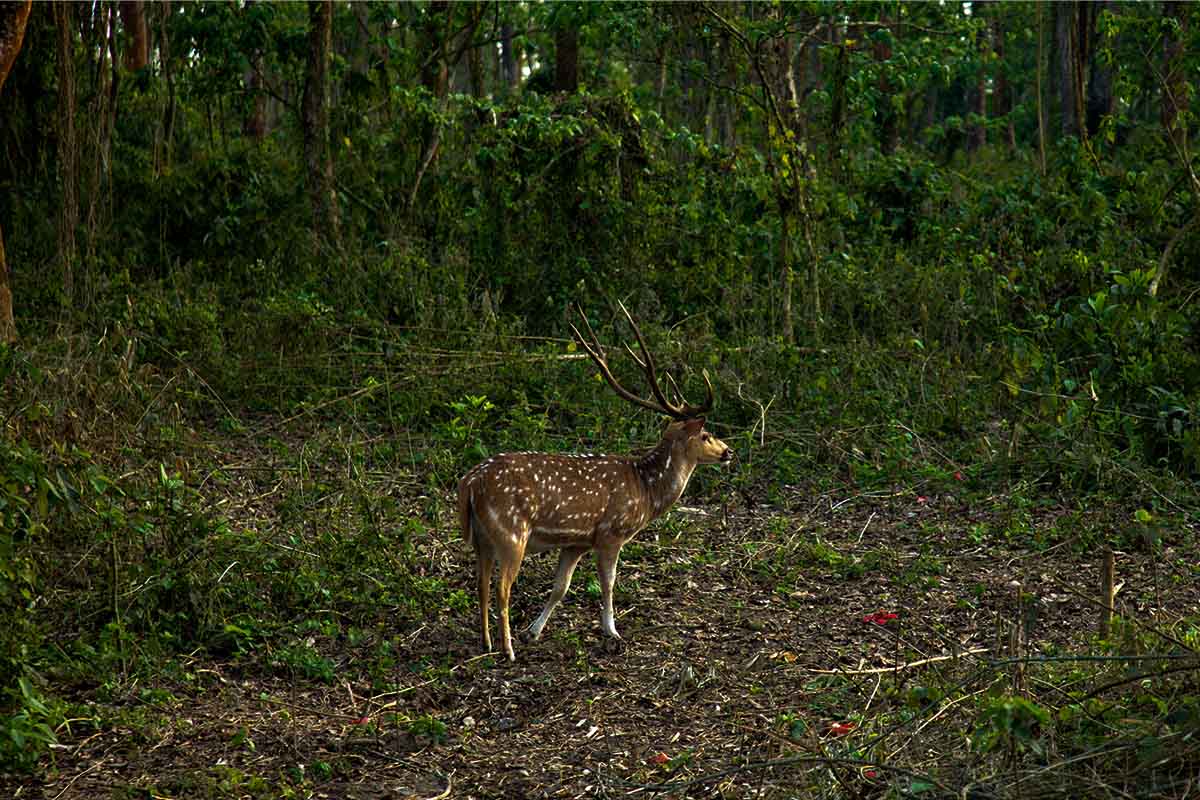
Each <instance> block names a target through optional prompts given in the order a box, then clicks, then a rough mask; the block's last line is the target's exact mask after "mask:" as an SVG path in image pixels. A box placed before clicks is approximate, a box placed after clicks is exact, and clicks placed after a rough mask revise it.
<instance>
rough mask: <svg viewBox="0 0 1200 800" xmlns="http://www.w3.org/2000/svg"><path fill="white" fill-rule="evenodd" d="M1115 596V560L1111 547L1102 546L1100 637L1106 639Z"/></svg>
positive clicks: (1110, 625)
mask: <svg viewBox="0 0 1200 800" xmlns="http://www.w3.org/2000/svg"><path fill="white" fill-rule="evenodd" d="M1116 596H1117V588H1116V560H1115V559H1114V558H1113V551H1112V548H1111V547H1105V548H1104V561H1103V563H1102V564H1101V566H1100V602H1101V605H1100V638H1101V639H1107V638H1108V635H1109V633H1110V631H1111V630H1112V615H1113V601H1114V600H1115V599H1116Z"/></svg>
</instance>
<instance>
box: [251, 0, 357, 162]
mask: <svg viewBox="0 0 1200 800" xmlns="http://www.w3.org/2000/svg"><path fill="white" fill-rule="evenodd" d="M257 3H258V0H246V4H245V6H243V9H242V13H243V14H244V15H245V16H246V17H247V18H250V17H251V16H252V15H254V14H255V11H256V9H255V5H256V4H257ZM358 5H359V6H360V7H362V8H366V4H365V3H360V4H358ZM258 45H259V43H258V42H255V44H254V46H253V47H252V48H251V49H250V51H249V52H247V53H246V54H245V55H246V66H245V68H244V70H243V72H242V84H243V86H245V88H246V94H247V95H249V98H248V99H249V101H250V102H249V103H248V104H247V106H246V116H245V117H243V118H242V135H244V136H248V137H250V138H251V139H253V140H254V141H256V142H261V141H262V140H263V138H264V137H265V136H266V135H267V94H266V92H264V91H263V85H262V80H263V74H262V72H263V56H262V49H261V47H259V46H258Z"/></svg>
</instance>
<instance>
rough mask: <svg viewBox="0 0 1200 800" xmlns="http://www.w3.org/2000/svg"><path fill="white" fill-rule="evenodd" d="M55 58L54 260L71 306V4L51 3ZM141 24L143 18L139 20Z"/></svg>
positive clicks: (75, 186)
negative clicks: (57, 196) (58, 192)
mask: <svg viewBox="0 0 1200 800" xmlns="http://www.w3.org/2000/svg"><path fill="white" fill-rule="evenodd" d="M52 8H53V10H54V23H55V28H56V29H57V33H58V37H57V43H58V47H57V52H56V55H57V58H58V179H59V183H60V184H61V188H62V203H61V206H60V212H59V218H58V260H59V268H60V270H61V277H62V294H63V297H62V299H63V302H64V303H65V304H66V305H67V307H71V306H72V305H74V303H75V299H76V297H75V261H76V246H75V228H76V226H77V225H78V224H79V143H78V141H77V139H78V137H77V136H76V135H75V47H74V33H73V25H72V18H73V16H74V14H73V13H72V11H73V9H74V6H73V5H72V4H71V3H54V4H53V6H52ZM142 21H143V22H145V18H144V17H143V20H142Z"/></svg>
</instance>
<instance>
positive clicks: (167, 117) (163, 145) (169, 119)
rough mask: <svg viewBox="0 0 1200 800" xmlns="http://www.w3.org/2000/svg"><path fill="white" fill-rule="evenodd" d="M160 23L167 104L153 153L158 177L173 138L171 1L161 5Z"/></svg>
mask: <svg viewBox="0 0 1200 800" xmlns="http://www.w3.org/2000/svg"><path fill="white" fill-rule="evenodd" d="M161 8H162V23H161V26H160V28H159V32H158V60H159V68H160V69H161V70H162V74H163V77H164V78H165V79H166V81H167V104H166V107H165V108H164V109H163V115H162V123H161V125H160V134H159V137H158V138H159V139H160V141H159V148H158V149H156V151H155V158H154V174H155V175H160V174H162V171H163V170H164V169H165V168H166V167H168V166H170V164H171V161H172V159H171V150H172V147H171V143H172V141H173V139H174V136H175V71H174V69H173V65H172V63H171V37H170V33H169V28H168V23H169V22H170V19H171V0H164V1H163V3H162V6H161Z"/></svg>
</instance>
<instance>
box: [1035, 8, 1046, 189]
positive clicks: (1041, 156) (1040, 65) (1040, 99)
mask: <svg viewBox="0 0 1200 800" xmlns="http://www.w3.org/2000/svg"><path fill="white" fill-rule="evenodd" d="M1045 5H1046V4H1045V2H1044V0H1038V6H1037V9H1038V42H1037V43H1038V46H1037V69H1035V70H1034V72H1035V73H1036V75H1037V123H1038V166H1039V167H1041V172H1042V174H1043V175H1045V174H1046V104H1045V101H1044V96H1045V92H1043V90H1042V70H1043V69H1044V68H1045V65H1046V59H1045V57H1044V55H1043V50H1044V49H1045V48H1044V42H1045V40H1046V23H1045V15H1044V13H1043V12H1044V10H1045Z"/></svg>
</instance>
